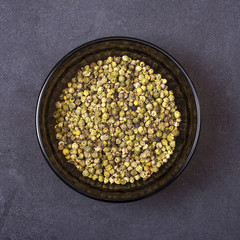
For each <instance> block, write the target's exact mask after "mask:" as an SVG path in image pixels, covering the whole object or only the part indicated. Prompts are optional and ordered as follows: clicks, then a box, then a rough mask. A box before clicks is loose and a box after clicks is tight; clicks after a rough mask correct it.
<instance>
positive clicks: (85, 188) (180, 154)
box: [36, 37, 200, 202]
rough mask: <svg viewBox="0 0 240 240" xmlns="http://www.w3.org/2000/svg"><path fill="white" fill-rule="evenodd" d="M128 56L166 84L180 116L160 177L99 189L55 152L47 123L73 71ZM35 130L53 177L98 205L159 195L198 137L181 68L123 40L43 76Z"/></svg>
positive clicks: (191, 93)
mask: <svg viewBox="0 0 240 240" xmlns="http://www.w3.org/2000/svg"><path fill="white" fill-rule="evenodd" d="M122 55H128V56H130V57H131V58H133V59H140V60H142V61H144V62H145V63H147V64H148V65H150V66H151V67H152V68H153V69H154V70H155V72H158V73H161V74H162V76H163V77H164V78H166V79H168V86H169V89H172V90H173V91H174V94H175V98H176V100H175V101H176V104H177V106H178V108H179V109H180V112H181V113H182V122H181V124H180V136H178V137H177V140H176V148H175V151H174V153H173V154H172V155H171V158H170V159H169V161H168V162H167V163H166V164H164V165H163V166H162V167H161V168H160V170H159V172H157V173H155V174H153V175H152V176H151V177H150V178H149V179H147V180H146V181H143V180H139V181H136V182H134V183H133V184H131V183H128V184H126V185H116V184H103V183H100V182H98V181H94V180H92V179H89V178H86V177H83V176H82V174H81V172H79V171H77V170H76V168H75V167H74V166H73V165H72V164H70V163H68V162H67V161H66V160H65V158H64V156H63V154H62V152H61V151H59V150H58V148H57V146H58V144H57V141H56V138H55V132H54V124H55V122H54V119H53V117H52V115H53V111H54V109H55V102H56V101H57V100H58V98H59V95H60V93H61V91H62V89H64V88H65V87H66V86H67V82H68V81H70V80H71V78H72V77H74V76H75V75H76V72H77V70H78V69H79V68H80V67H82V66H84V65H86V64H90V63H91V62H93V61H97V60H100V59H102V60H103V59H106V58H107V57H108V56H122ZM36 130H37V137H38V141H39V144H40V147H41V149H42V152H43V154H44V156H45V158H46V159H47V162H48V164H49V165H50V167H51V168H52V169H53V171H54V172H55V173H56V174H57V175H58V176H59V177H60V178H61V179H62V180H63V181H64V182H65V183H66V184H67V185H68V186H70V187H72V188H73V189H74V190H76V191H78V192H80V193H82V194H84V195H86V196H88V197H92V198H95V199H98V200H103V201H111V202H126V201H133V200H137V199H140V198H143V197H146V196H149V195H150V194H152V193H154V192H156V191H158V190H161V189H163V188H164V187H166V186H167V185H168V184H169V183H171V182H172V181H173V180H174V179H176V177H177V176H178V175H179V174H180V173H181V172H182V171H183V169H184V168H185V167H186V165H187V163H188V162H189V160H190V158H191V156H192V154H193V152H194V150H195V147H196V144H197V140H198V137H199V131H200V107H199V101H198V98H197V94H196V91H195V89H194V87H193V84H192V83H191V81H190V79H189V77H188V76H187V74H186V72H185V71H184V70H183V68H182V67H181V66H180V65H179V63H177V61H176V60H174V59H173V58H172V57H171V56H170V55H169V54H168V53H166V52H165V51H163V50H162V49H160V48H159V47H157V46H155V45H153V44H151V43H148V42H145V41H142V40H139V39H133V38H128V37H109V38H103V39H97V40H95V41H92V42H88V43H86V44H83V45H81V46H80V47H78V48H76V49H74V50H73V51H71V52H70V53H68V54H67V55H66V56H65V57H63V59H62V60H60V61H59V62H58V63H57V65H56V66H55V67H54V68H53V69H52V71H51V72H50V74H49V75H48V77H47V79H46V81H45V83H44V85H43V87H42V89H41V92H40V95H39V99H38V103H37V109H36Z"/></svg>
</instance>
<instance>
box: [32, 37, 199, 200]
mask: <svg viewBox="0 0 240 240" xmlns="http://www.w3.org/2000/svg"><path fill="white" fill-rule="evenodd" d="M114 40H123V41H130V42H137V43H140V44H143V45H147V46H148V47H151V48H154V49H155V50H157V51H160V52H161V53H162V54H164V55H165V56H166V57H168V58H169V59H171V60H172V61H173V62H174V64H176V65H177V67H178V68H179V69H180V70H181V72H182V73H183V74H184V76H185V77H186V79H187V81H188V83H189V86H190V87H191V91H192V93H193V96H194V100H195V104H196V109H197V128H196V133H195V138H194V142H193V144H192V147H191V151H190V153H189V155H188V157H187V158H186V160H185V162H184V164H183V166H182V167H181V169H180V170H179V171H178V172H177V173H176V174H175V175H174V177H172V178H171V179H170V180H169V181H167V182H166V183H165V184H164V185H163V186H162V187H160V188H158V189H156V190H154V191H152V192H150V193H148V194H144V195H142V196H140V197H135V198H131V199H125V200H112V199H107V198H100V197H97V196H94V195H91V194H89V193H86V192H84V191H82V190H81V189H79V188H77V187H75V186H74V185H72V184H71V183H70V182H69V181H68V180H67V179H65V178H64V177H63V176H62V175H61V174H60V173H59V172H58V170H57V169H56V168H55V167H54V165H53V164H52V162H51V160H50V159H49V157H48V155H47V153H46V151H45V148H44V145H43V141H42V137H41V132H40V125H39V114H40V113H39V111H40V106H41V103H42V98H43V93H44V91H45V88H46V86H47V84H48V82H49V81H50V79H51V77H52V75H53V74H54V73H55V71H56V70H57V69H58V68H59V67H60V66H61V64H62V63H63V62H64V61H65V60H67V59H68V58H69V57H70V56H71V55H73V54H74V53H76V52H77V51H79V50H81V49H83V48H85V47H88V46H90V45H93V44H96V43H101V42H106V41H114ZM35 128H36V135H37V139H38V143H39V146H40V149H41V151H42V154H43V155H44V157H45V159H46V161H47V163H48V165H49V166H50V167H51V169H52V170H53V172H54V173H55V174H56V175H57V176H58V177H59V178H60V179H61V180H62V181H63V182H64V183H65V184H66V185H68V186H69V187H71V188H72V189H73V190H75V191H77V192H78V193H81V194H82V195H84V196H87V197H90V198H92V199H95V200H99V201H104V202H113V203H114V202H115V203H116V202H118V203H124V202H132V201H136V200H140V199H143V198H146V197H148V196H151V195H153V194H154V193H157V192H159V191H160V190H163V189H164V188H166V187H167V186H168V185H169V184H170V183H172V182H173V181H175V180H176V179H177V178H178V177H179V175H180V174H181V173H182V172H183V170H184V169H185V168H186V166H187V165H188V163H189V162H190V160H191V158H192V156H193V153H194V151H195V149H196V146H197V143H198V140H199V135H200V129H201V116H200V103H199V99H198V96H197V92H196V90H195V87H194V85H193V83H192V82H191V80H190V78H189V76H188V74H187V73H186V71H185V70H184V68H183V67H182V66H181V65H180V64H179V63H178V62H177V60H176V59H174V58H173V57H172V56H171V55H170V54H169V53H167V52H166V51H165V50H163V49H162V48H160V47H158V46H156V45H154V44H152V43H150V42H148V41H145V40H141V39H138V38H133V37H126V36H111V37H104V38H98V39H95V40H92V41H89V42H86V43H84V44H81V45H80V46H78V47H76V48H74V49H73V50H71V51H70V52H68V53H67V54H66V55H65V56H64V57H62V58H61V59H60V60H59V61H58V62H57V64H56V65H55V66H54V67H53V68H52V70H51V71H50V73H49V74H48V76H47V77H46V79H45V81H44V83H43V85H42V87H41V90H40V93H39V95H38V100H37V104H36V111H35Z"/></svg>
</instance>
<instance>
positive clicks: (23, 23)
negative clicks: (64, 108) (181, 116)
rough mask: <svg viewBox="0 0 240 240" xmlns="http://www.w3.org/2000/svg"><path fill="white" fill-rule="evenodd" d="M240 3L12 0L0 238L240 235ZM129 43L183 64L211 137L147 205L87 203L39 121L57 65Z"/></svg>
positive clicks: (1, 29)
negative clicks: (96, 47) (57, 161)
mask: <svg viewBox="0 0 240 240" xmlns="http://www.w3.org/2000/svg"><path fill="white" fill-rule="evenodd" d="M239 12H240V2H239V1H238V0H235V1H234V0H229V1H223V0H220V1H210V0H208V1H203V0H200V1H192V0H185V1H172V0H169V1H157V0H154V1H136V0H132V1H130V0H128V1H110V0H109V1H106V0H105V1H91V0H89V1H73V0H65V1H63V0H62V1H50V0H48V1H47V0H42V1H31V0H21V1H17V0H6V1H5V0H1V1H0V62H1V64H0V239H7V240H9V239H83V240H95V239H96V240H108V239H116V240H119V239H126V240H128V239H134V240H135V239H138V240H142V239H147V240H148V239H152V240H158V239H162V240H172V239H184V240H188V239H189V240H202V239H205V240H208V239H209V240H222V239H224V240H225V239H226V240H228V239H229V240H237V239H239V238H240V203H239V199H240V180H239V176H240V151H239V143H240V141H239V137H240V127H239V119H240V110H239V109H240V107H239V101H240V98H239V95H240V81H239V75H240V71H239V62H240V52H239V47H240V46H239V40H240V30H239V26H240V17H239ZM113 35H124V36H131V37H137V38H141V39H144V40H147V41H150V42H152V43H154V44H156V45H158V46H160V47H162V48H163V49H165V50H166V51H168V52H169V53H170V54H171V55H173V56H174V57H175V58H176V59H177V60H178V61H179V62H180V63H181V64H182V65H183V67H184V68H185V69H186V71H187V72H188V73H189V75H190V77H191V79H192V81H193V83H194V85H195V87H196V90H197V92H198V95H199V99H200V103H201V110H202V131H201V137H200V140H199V144H198V146H197V150H196V152H195V154H194V156H193V158H192V161H191V163H190V164H189V165H188V167H187V168H186V170H185V171H184V172H183V173H182V175H181V176H180V177H179V178H178V179H177V180H176V181H175V182H174V183H172V184H171V185H170V186H169V187H167V188H166V189H165V190H163V191H161V192H159V193H157V194H155V195H153V196H151V197H149V198H146V199H144V200H141V201H137V202H132V203H124V204H114V203H104V202H99V201H95V200H92V199H89V198H87V197H84V196H82V195H80V194H78V193H77V192H75V191H73V190H72V189H70V188H69V187H67V186H66V185H65V184H64V183H63V182H62V181H61V180H59V178H58V177H57V176H56V175H55V174H54V173H53V172H52V170H51V169H50V168H49V166H48V165H47V163H46V161H45V159H44V157H43V155H42V153H41V151H40V148H39V146H38V142H37V138H36V134H35V125H34V117H35V116H34V114H35V106H36V101H37V97H38V93H39V91H40V88H41V86H42V84H43V82H44V80H45V78H46V76H47V75H48V73H49V71H50V70H51V68H52V67H53V66H54V65H55V63H56V62H57V61H58V60H59V59H60V58H62V57H63V56H64V55H65V54H66V53H67V52H69V51H70V50H71V49H73V48H75V47H77V46H78V45H80V44H82V43H85V42H86V41H89V40H93V39H96V38H100V37H105V36H113Z"/></svg>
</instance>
